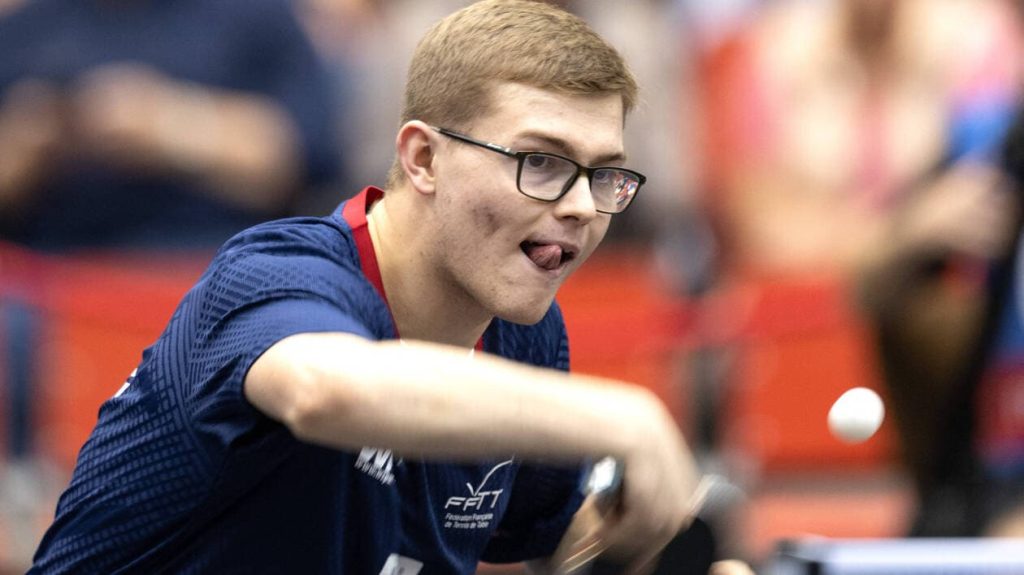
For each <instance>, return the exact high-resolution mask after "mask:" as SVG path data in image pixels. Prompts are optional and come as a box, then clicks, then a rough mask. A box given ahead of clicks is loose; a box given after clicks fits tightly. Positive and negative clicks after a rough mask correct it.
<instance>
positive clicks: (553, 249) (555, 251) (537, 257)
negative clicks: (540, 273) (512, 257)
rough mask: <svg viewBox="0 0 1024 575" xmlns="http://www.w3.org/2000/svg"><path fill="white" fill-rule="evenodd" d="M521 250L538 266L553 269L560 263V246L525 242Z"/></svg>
mask: <svg viewBox="0 0 1024 575" xmlns="http://www.w3.org/2000/svg"><path fill="white" fill-rule="evenodd" d="M523 251H524V252H526V256H527V257H529V258H530V260H531V261H532V262H533V263H534V264H536V265H537V267H539V268H542V269H546V270H554V269H558V266H560V265H562V248H561V247H559V246H557V245H554V244H533V243H527V244H524V245H523Z"/></svg>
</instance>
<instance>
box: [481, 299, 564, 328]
mask: <svg viewBox="0 0 1024 575" xmlns="http://www.w3.org/2000/svg"><path fill="white" fill-rule="evenodd" d="M553 301H554V298H553V297H552V298H547V299H545V300H544V301H543V302H504V303H505V305H502V306H499V307H498V309H497V310H496V311H495V313H494V315H495V317H498V318H500V319H503V320H505V321H510V322H512V323H518V324H520V325H533V324H535V323H537V322H539V321H540V320H542V319H544V316H545V315H547V313H548V310H549V309H551V304H552V302H553ZM516 303H520V305H515V304H516ZM509 304H512V305H509Z"/></svg>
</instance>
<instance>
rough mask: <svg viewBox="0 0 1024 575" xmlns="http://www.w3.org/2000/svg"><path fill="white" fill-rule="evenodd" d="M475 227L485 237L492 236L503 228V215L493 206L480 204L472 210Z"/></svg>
mask: <svg viewBox="0 0 1024 575" xmlns="http://www.w3.org/2000/svg"><path fill="white" fill-rule="evenodd" d="M471 218H472V223H473V227H474V229H476V230H478V231H479V232H480V233H481V234H483V236H484V237H491V236H493V235H495V234H497V233H498V231H499V230H500V229H501V216H500V215H499V214H498V212H497V211H496V210H495V209H494V208H493V207H491V206H487V205H478V206H476V207H474V208H473V209H472V211H471Z"/></svg>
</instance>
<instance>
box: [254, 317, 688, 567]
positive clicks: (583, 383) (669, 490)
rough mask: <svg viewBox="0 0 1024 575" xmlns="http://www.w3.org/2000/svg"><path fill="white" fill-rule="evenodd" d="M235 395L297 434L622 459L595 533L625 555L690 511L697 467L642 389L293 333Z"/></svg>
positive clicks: (471, 455) (409, 446) (441, 452)
mask: <svg viewBox="0 0 1024 575" xmlns="http://www.w3.org/2000/svg"><path fill="white" fill-rule="evenodd" d="M245 395H246V398H247V399H248V400H249V401H250V402H251V403H252V404H253V405H254V406H256V407H257V408H258V409H260V410H261V411H263V412H264V413H266V414H267V415H268V416H269V417H271V418H273V419H276V420H278V421H281V422H282V423H284V424H285V425H286V426H287V427H288V428H289V429H290V430H291V431H292V433H293V434H294V435H295V436H296V437H298V438H300V439H302V440H305V441H309V442H311V443H317V444H321V445H326V446H330V447H335V448H339V449H355V448H359V447H362V446H366V445H374V446H380V447H387V448H389V449H393V450H395V451H397V452H400V453H404V454H416V455H419V456H422V457H424V458H427V459H430V458H436V459H463V460H465V459H475V458H485V457H494V456H506V455H509V454H515V455H516V456H518V457H520V458H521V459H524V460H534V461H565V462H572V461H582V460H584V459H594V460H596V459H599V458H601V457H604V456H611V457H614V458H615V459H617V460H619V461H621V462H622V463H623V465H624V473H625V476H624V480H623V494H622V502H621V513H620V514H619V515H618V517H617V520H616V521H615V523H614V526H613V527H612V528H611V529H610V530H609V532H608V533H607V534H606V536H607V539H608V541H609V543H610V544H613V545H615V546H616V547H618V548H619V549H622V552H623V553H624V554H626V555H628V556H633V557H637V558H639V559H640V560H644V561H645V560H647V559H649V558H651V557H653V556H655V555H656V554H657V552H658V551H660V549H661V548H662V547H663V546H664V545H665V543H667V542H668V541H669V540H670V539H671V538H672V537H673V536H674V535H675V534H676V533H677V532H678V530H679V529H680V528H681V527H683V526H684V525H685V524H687V523H688V522H689V520H690V519H691V516H692V505H691V504H690V498H691V496H692V494H693V492H694V489H695V486H696V479H697V474H696V466H695V464H694V462H693V459H692V457H691V455H690V453H689V450H688V448H687V446H686V443H685V441H684V440H683V438H682V436H681V435H680V433H679V431H678V428H677V426H676V424H675V422H674V421H673V420H672V418H671V416H670V415H669V414H668V413H667V411H666V410H665V408H664V406H663V405H662V404H661V403H660V402H659V401H658V400H657V399H656V398H655V397H654V396H653V395H652V394H651V393H649V392H648V391H646V390H643V389H641V388H638V387H636V386H631V385H626V384H622V383H619V382H615V381H611V380H606V379H601V378H596V377H589V376H584V375H568V374H564V373H562V372H557V371H554V370H547V369H541V368H536V367H531V366H526V365H522V364H518V363H514V362H511V361H508V360H505V359H501V358H497V357H494V356H489V355H486V354H478V355H476V356H475V357H473V358H472V359H471V358H469V357H468V356H467V355H466V353H465V350H459V349H453V348H449V347H445V346H440V345H434V344H429V343H421V342H410V343H408V344H407V345H401V344H399V343H398V342H394V341H391V342H373V341H368V340H366V339H363V338H361V337H358V336H355V335H348V334H339V333H326V334H323V333H321V334H300V335H295V336H291V337H288V338H285V339H283V340H281V341H280V342H278V343H277V344H275V345H273V346H272V347H271V348H270V349H269V350H268V351H267V352H266V353H265V354H263V355H262V356H261V357H260V358H259V359H258V360H257V361H256V362H255V363H254V364H253V366H252V368H251V369H250V371H249V373H248V375H247V377H246V380H245Z"/></svg>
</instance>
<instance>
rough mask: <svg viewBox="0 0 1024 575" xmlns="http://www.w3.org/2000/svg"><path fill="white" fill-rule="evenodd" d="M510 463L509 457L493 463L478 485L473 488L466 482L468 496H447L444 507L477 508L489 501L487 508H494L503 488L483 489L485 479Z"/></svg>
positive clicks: (485, 482) (465, 509) (482, 506)
mask: <svg viewBox="0 0 1024 575" xmlns="http://www.w3.org/2000/svg"><path fill="white" fill-rule="evenodd" d="M511 463H512V460H511V459H509V460H508V461H503V462H501V463H499V464H497V465H495V466H494V468H493V469H491V470H490V471H489V472H487V475H485V476H484V478H483V480H482V481H481V482H480V485H478V486H477V487H476V488H474V487H473V485H472V484H469V483H467V484H466V488H467V489H469V496H468V497H462V496H458V495H454V496H452V497H449V498H448V501H446V502H445V504H444V508H445V509H451V508H453V507H454V508H457V509H461V510H462V511H468V510H470V509H477V510H479V509H483V508H484V505H487V504H488V503H489V504H490V506H489V507H488V509H494V508H495V507H496V506H497V505H498V498H499V497H501V494H502V493H504V492H505V490H504V489H497V490H494V491H484V486H485V485H487V480H488V479H490V478H491V476H492V475H494V472H495V471H497V470H499V469H501V468H502V467H505V466H506V465H509V464H511Z"/></svg>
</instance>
